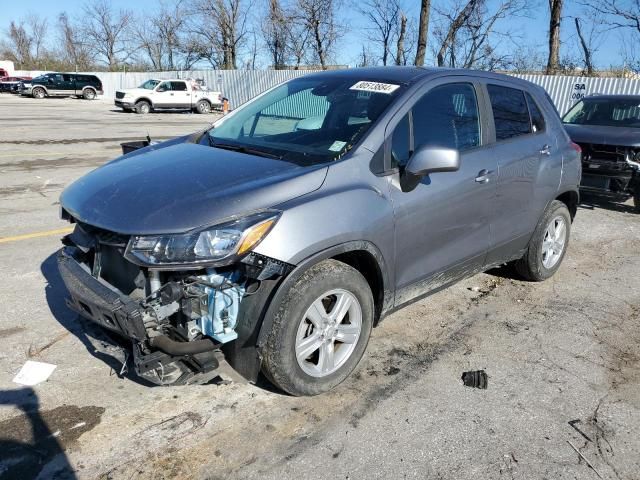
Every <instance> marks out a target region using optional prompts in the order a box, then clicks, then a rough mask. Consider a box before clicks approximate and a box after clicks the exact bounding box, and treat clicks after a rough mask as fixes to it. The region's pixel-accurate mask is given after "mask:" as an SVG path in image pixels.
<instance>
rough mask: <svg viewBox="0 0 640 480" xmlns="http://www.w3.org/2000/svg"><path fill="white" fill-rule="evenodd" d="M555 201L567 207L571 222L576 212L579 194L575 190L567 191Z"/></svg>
mask: <svg viewBox="0 0 640 480" xmlns="http://www.w3.org/2000/svg"><path fill="white" fill-rule="evenodd" d="M555 200H558V201H560V202H562V203H564V204H565V205H566V206H567V208H568V209H569V214H570V215H571V221H572V222H573V219H574V218H575V216H576V213H577V212H578V205H579V204H580V194H579V193H578V192H577V191H576V190H567V191H565V192H562V193H560V194H559V195H557V196H556V198H555Z"/></svg>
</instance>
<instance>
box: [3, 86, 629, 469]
mask: <svg viewBox="0 0 640 480" xmlns="http://www.w3.org/2000/svg"><path fill="white" fill-rule="evenodd" d="M0 111H2V112H3V114H2V116H3V119H2V120H0V124H1V126H2V128H0V199H1V202H2V203H1V204H0V265H2V273H3V275H2V276H1V277H0V291H1V292H2V297H1V298H2V303H1V306H0V345H1V346H2V348H0V452H2V453H1V454H0V477H5V478H15V477H20V478H34V477H39V478H43V479H49V478H60V479H62V478H89V479H91V478H102V479H119V478H127V479H131V478H133V479H165V478H166V479H169V478H209V479H216V478H247V479H253V478H255V479H257V478H278V479H283V478H296V479H297V478H309V479H315V478H318V479H320V478H323V479H327V478H344V479H370V478H394V479H395V478H421V479H425V478H428V479H467V478H476V479H477V478H480V479H498V478H506V479H565V478H567V479H569V478H576V479H594V480H595V479H597V478H598V476H601V478H605V479H630V480H631V479H638V478H640V473H638V472H640V435H638V429H639V428H640V351H639V349H638V345H640V328H639V327H640V275H639V273H640V255H638V251H640V237H639V234H640V216H638V215H635V214H634V213H632V210H631V208H630V206H629V205H613V204H602V203H594V204H587V203H583V205H581V208H580V209H579V211H578V215H577V218H576V221H575V223H574V225H573V231H572V237H571V244H570V247H569V252H568V255H567V257H566V258H565V262H564V264H563V266H562V268H561V269H560V270H559V272H558V274H557V275H556V276H555V277H554V278H553V279H551V280H549V281H547V282H544V283H540V284H531V283H526V282H523V281H520V280H518V279H517V278H516V277H515V276H514V275H513V273H512V272H511V271H510V270H509V269H507V268H503V269H500V270H496V271H492V272H489V273H485V274H481V275H478V276H476V277H474V278H471V279H468V280H465V281H463V282H461V283H459V284H457V285H455V286H453V287H452V288H449V289H447V290H445V291H442V292H440V293H437V294H435V295H433V296H431V297H429V298H428V299H426V300H423V301H420V302H418V303H415V304H413V305H412V306H410V307H408V308H406V309H404V310H402V311H400V312H398V313H396V314H394V315H392V316H391V317H389V318H387V319H386V320H385V321H384V322H383V323H382V325H381V326H380V327H379V328H377V329H375V330H374V333H373V336H372V339H371V341H370V344H369V348H368V351H367V353H366V355H365V358H364V359H363V361H362V363H361V364H360V366H359V368H358V369H357V371H356V372H355V374H354V375H353V376H352V377H351V378H350V379H348V380H347V381H346V382H345V383H344V384H343V385H341V386H340V387H339V388H337V389H336V390H335V391H333V392H331V393H329V394H326V395H323V396H320V397H314V398H292V397H289V396H286V395H283V394H281V393H279V392H276V391H273V389H272V388H271V387H270V386H269V384H268V383H267V382H261V383H259V384H258V385H249V384H243V383H231V384H226V385H205V386H188V387H149V386H147V385H145V384H141V383H140V382H138V381H137V380H136V379H135V377H133V376H131V375H129V374H127V373H124V374H123V375H120V374H119V373H120V370H121V361H122V359H123V358H124V353H123V352H122V350H121V349H119V348H118V347H117V346H116V345H114V343H113V342H111V341H110V339H109V337H107V336H105V335H104V334H103V333H102V332H101V331H100V330H99V329H98V328H94V327H93V326H91V325H89V324H87V323H86V322H84V321H81V320H79V319H77V318H76V317H75V316H74V315H73V314H71V313H70V312H69V311H68V310H67V309H66V307H65V306H64V288H63V286H62V285H61V282H60V278H59V276H58V274H57V271H56V268H55V261H54V256H53V255H54V253H55V251H56V250H57V249H58V247H59V237H60V235H59V234H46V235H43V236H37V237H28V238H25V237H22V238H17V239H15V240H13V241H2V240H1V238H2V237H4V238H7V237H13V236H18V235H23V234H32V233H39V232H50V231H52V230H56V229H60V228H64V227H65V226H66V225H65V224H64V223H62V222H61V221H60V220H58V205H57V198H58V195H59V193H60V191H61V190H62V189H63V188H64V186H65V185H67V184H68V183H69V182H70V181H72V180H73V179H75V178H77V177H79V176H80V175H82V174H83V173H85V172H86V171H88V170H90V169H91V168H94V167H95V166H97V165H99V164H101V163H103V162H104V161H106V160H107V159H109V158H113V157H115V156H116V155H117V154H118V152H119V149H120V147H119V143H120V142H121V141H124V140H128V139H131V140H134V139H141V138H143V137H144V136H146V135H147V133H149V134H150V135H151V137H152V138H157V139H161V138H168V137H171V136H175V135H179V134H184V133H188V132H192V131H195V130H197V129H199V128H203V127H204V126H206V124H207V122H210V121H211V120H212V119H213V118H214V117H213V116H210V117H203V116H199V115H190V114H156V115H148V116H144V117H143V116H139V115H134V114H124V113H119V112H118V111H115V109H113V107H112V106H111V104H110V103H109V102H106V101H94V102H86V101H82V100H74V99H61V100H57V99H51V100H48V99H47V100H42V101H36V100H33V99H26V98H18V97H14V96H9V95H0ZM29 359H31V360H37V361H43V362H49V363H53V364H55V365H57V368H56V370H55V372H54V373H53V374H52V376H51V377H50V378H49V380H48V381H47V382H45V383H43V384H40V385H38V386H36V387H33V388H28V387H24V388H20V387H19V386H18V385H16V384H14V383H12V378H13V376H14V375H15V374H16V373H17V372H18V370H19V369H20V367H21V366H22V365H23V364H24V362H25V361H26V360H29ZM478 369H484V370H485V371H486V372H487V373H488V375H489V379H488V388H487V389H486V390H479V389H473V388H468V387H464V386H463V385H462V381H461V380H460V377H461V375H462V372H464V371H468V370H478ZM572 445H573V446H575V448H576V449H578V451H579V452H580V453H581V454H582V455H583V456H584V459H582V458H581V457H580V456H579V455H578V453H576V451H575V450H574V449H573V447H572ZM585 459H586V461H588V462H589V463H590V464H591V465H592V467H593V468H594V469H595V471H594V470H592V469H591V467H589V466H588V464H587V463H586V461H585Z"/></svg>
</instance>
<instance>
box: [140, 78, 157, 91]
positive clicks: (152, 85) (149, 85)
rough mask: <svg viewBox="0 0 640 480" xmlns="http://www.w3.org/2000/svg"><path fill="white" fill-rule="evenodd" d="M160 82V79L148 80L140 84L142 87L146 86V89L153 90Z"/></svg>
mask: <svg viewBox="0 0 640 480" xmlns="http://www.w3.org/2000/svg"><path fill="white" fill-rule="evenodd" d="M159 83H160V80H147V81H146V82H144V83H143V84H142V85H140V88H144V89H145V90H153V89H154V88H156V85H158V84H159Z"/></svg>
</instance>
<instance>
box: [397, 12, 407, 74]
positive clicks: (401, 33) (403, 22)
mask: <svg viewBox="0 0 640 480" xmlns="http://www.w3.org/2000/svg"><path fill="white" fill-rule="evenodd" d="M406 36H407V16H406V15H405V14H404V12H400V27H399V30H398V41H397V42H396V65H406V64H407V51H406V50H405V46H404V41H405V37H406Z"/></svg>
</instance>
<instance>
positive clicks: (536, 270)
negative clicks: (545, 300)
mask: <svg viewBox="0 0 640 480" xmlns="http://www.w3.org/2000/svg"><path fill="white" fill-rule="evenodd" d="M559 215H560V216H562V217H564V220H565V225H566V239H565V243H564V249H563V251H562V255H561V256H560V258H559V259H558V261H557V262H556V264H555V265H554V266H553V267H551V268H546V267H545V266H544V265H543V263H542V243H543V241H544V236H545V234H546V231H547V227H548V225H549V222H550V221H551V220H552V219H553V218H555V217H557V216H559ZM570 238H571V214H570V213H569V209H568V208H567V206H566V205H565V204H564V203H562V202H560V201H558V200H554V201H553V202H552V203H551V205H549V208H548V209H547V210H546V212H545V214H544V216H543V217H542V219H541V221H540V223H539V224H538V226H537V227H536V231H535V233H534V234H533V237H532V239H531V243H530V246H529V252H528V259H527V260H528V267H529V272H530V275H531V277H532V280H536V281H541V280H546V279H547V278H550V277H552V276H553V274H555V273H556V271H557V270H558V269H559V268H560V265H562V261H563V260H564V256H565V255H566V253H567V249H568V248H569V240H570Z"/></svg>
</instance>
